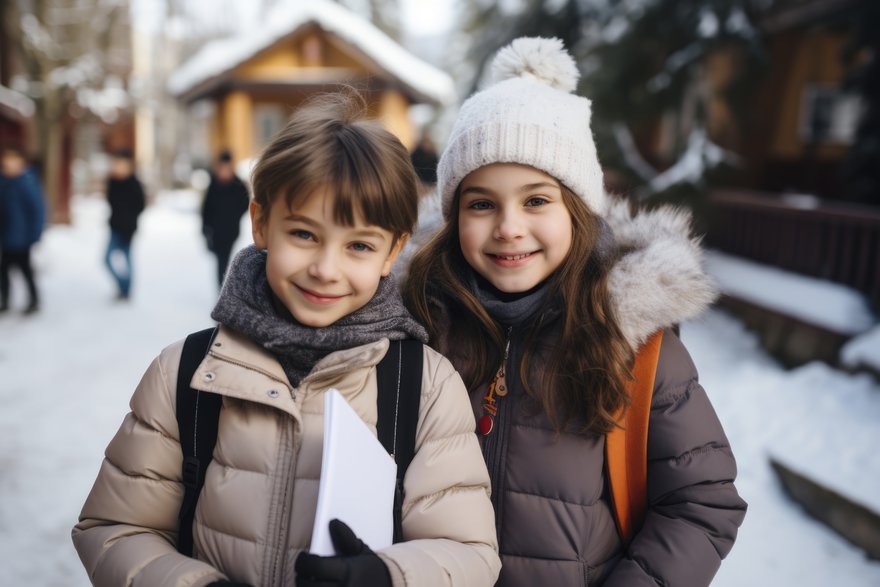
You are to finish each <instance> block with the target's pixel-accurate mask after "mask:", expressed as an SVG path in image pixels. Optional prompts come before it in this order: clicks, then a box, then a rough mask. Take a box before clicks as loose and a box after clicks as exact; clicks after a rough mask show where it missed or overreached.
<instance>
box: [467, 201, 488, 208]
mask: <svg viewBox="0 0 880 587" xmlns="http://www.w3.org/2000/svg"><path fill="white" fill-rule="evenodd" d="M468 208H470V209H472V210H491V209H492V204H491V203H489V202H487V201H486V200H477V201H476V202H471V203H470V204H469V205H468Z"/></svg>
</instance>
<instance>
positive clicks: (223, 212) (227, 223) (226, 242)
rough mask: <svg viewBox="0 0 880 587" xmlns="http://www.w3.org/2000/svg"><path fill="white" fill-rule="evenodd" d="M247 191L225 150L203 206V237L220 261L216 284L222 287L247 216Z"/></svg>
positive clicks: (218, 261)
mask: <svg viewBox="0 0 880 587" xmlns="http://www.w3.org/2000/svg"><path fill="white" fill-rule="evenodd" d="M249 201H250V196H249V194H248V188H247V186H246V185H245V184H244V182H243V181H241V179H239V178H238V176H237V175H235V169H234V168H233V165H232V154H231V153H230V152H229V151H227V150H224V151H223V152H221V153H220V156H219V157H217V165H216V167H215V169H214V173H212V174H211V183H210V184H208V191H207V192H205V200H204V202H203V203H202V234H204V235H205V241H206V242H207V244H208V250H209V251H211V252H212V253H214V256H216V257H217V284H218V285H222V284H223V277H224V275H226V267H227V266H228V265H229V256H230V254H231V253H232V245H233V244H235V240H236V239H237V238H238V231H239V226H240V224H241V217H242V216H243V215H244V213H245V212H247V209H248V203H249Z"/></svg>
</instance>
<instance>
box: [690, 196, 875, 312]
mask: <svg viewBox="0 0 880 587" xmlns="http://www.w3.org/2000/svg"><path fill="white" fill-rule="evenodd" d="M709 198H710V202H711V206H710V210H711V212H710V215H709V218H708V231H707V234H706V244H707V245H708V246H709V247H712V248H716V249H718V250H720V251H724V252H727V253H730V254H732V255H737V256H740V257H745V258H748V259H753V260H755V261H758V262H760V263H765V264H767V265H772V266H775V267H779V268H781V269H786V270H789V271H793V272H796V273H801V274H803V275H810V276H813V277H818V278H821V279H826V280H828V281H832V282H835V283H840V284H843V285H847V286H849V287H851V288H853V289H855V290H857V291H859V292H862V293H863V294H865V296H866V297H867V298H868V300H869V302H870V304H871V305H872V306H873V308H874V309H875V310H880V208H872V207H865V206H855V205H846V204H839V203H829V202H827V201H820V200H817V199H814V198H811V197H809V196H783V195H780V194H769V193H755V192H739V191H716V192H713V193H711V194H710V196H709Z"/></svg>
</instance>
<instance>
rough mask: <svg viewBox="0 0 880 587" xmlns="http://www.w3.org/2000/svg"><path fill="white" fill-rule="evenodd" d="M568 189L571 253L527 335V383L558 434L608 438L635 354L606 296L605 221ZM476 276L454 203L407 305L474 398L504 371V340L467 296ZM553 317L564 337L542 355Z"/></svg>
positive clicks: (415, 267) (409, 284)
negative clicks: (601, 244)
mask: <svg viewBox="0 0 880 587" xmlns="http://www.w3.org/2000/svg"><path fill="white" fill-rule="evenodd" d="M561 187H562V194H563V202H564V203H565V206H566V208H567V209H568V211H569V214H570V215H571V221H572V244H571V249H570V250H569V252H568V255H567V256H566V258H565V260H564V261H563V262H562V264H561V265H560V266H559V267H558V268H557V270H556V271H555V272H554V273H553V275H552V276H551V277H550V278H549V281H548V291H547V294H546V295H545V297H544V300H545V301H544V305H543V307H542V308H541V309H540V310H539V311H538V312H537V313H536V315H535V317H534V318H533V319H532V320H531V323H530V325H529V327H528V330H527V335H526V339H525V345H524V353H523V357H522V361H521V362H520V365H519V373H520V379H521V380H522V382H523V384H524V386H525V389H526V392H527V393H528V394H529V396H530V397H531V398H533V399H534V400H535V401H536V402H537V403H538V405H540V406H541V408H542V409H543V411H544V413H546V414H547V417H548V418H549V419H550V421H551V423H552V424H553V426H554V427H555V429H556V430H557V431H561V430H563V429H565V428H567V426H568V425H569V424H570V423H573V422H576V423H577V426H576V431H577V432H578V433H581V434H604V433H606V432H608V431H609V430H611V429H612V428H613V427H614V426H615V425H616V419H617V417H618V416H619V413H620V411H621V410H622V409H624V408H625V407H626V406H627V405H628V404H629V397H628V394H627V387H626V385H627V382H628V381H629V380H630V379H631V377H632V374H631V372H630V368H631V366H632V360H633V351H632V349H631V348H630V346H629V344H628V343H627V341H626V339H625V338H624V336H623V333H622V332H621V330H620V328H619V327H618V325H617V321H616V319H615V316H614V311H613V308H612V305H611V297H610V294H609V292H608V272H609V271H610V269H611V267H612V266H613V262H614V260H615V258H614V256H613V255H611V254H608V252H607V251H602V252H601V253H600V252H599V251H597V248H596V242H597V238H598V233H599V223H600V222H601V220H599V219H598V218H597V217H596V216H595V215H594V214H593V213H591V212H590V210H589V209H588V208H587V206H586V204H584V202H583V201H582V200H581V199H580V198H579V197H577V196H576V195H575V194H574V193H572V192H571V191H570V190H568V189H567V188H566V187H565V186H561ZM470 271H471V269H470V267H469V266H468V264H467V261H465V259H464V256H463V255H462V253H461V246H460V244H459V235H458V193H456V195H455V200H454V202H453V205H452V211H451V214H450V219H449V220H448V221H447V222H446V224H445V225H444V227H443V228H442V229H441V230H440V232H439V233H437V234H436V235H435V236H434V238H432V239H431V240H430V241H429V242H428V243H427V244H426V245H425V246H424V247H423V248H422V249H421V250H420V251H419V252H418V253H416V254H415V256H414V257H413V259H412V261H411V263H410V266H409V273H408V277H407V280H406V284H405V286H404V298H405V300H406V303H407V305H408V307H409V309H410V311H411V312H412V313H413V314H414V315H415V317H416V318H417V319H418V320H420V321H421V322H422V324H424V325H425V328H427V330H428V334H429V335H430V337H431V343H432V344H433V345H434V346H436V347H437V349H438V350H439V351H440V352H442V353H443V354H445V355H446V356H447V357H449V359H450V360H451V361H452V363H453V365H455V367H456V369H458V371H459V373H460V374H461V376H462V379H464V382H465V385H466V386H467V388H468V390H469V391H471V392H473V391H474V390H475V389H477V388H478V387H480V385H482V384H485V383H487V382H488V381H489V380H490V378H491V377H492V376H493V374H494V372H495V370H496V369H497V368H498V365H499V363H500V361H501V360H502V351H503V345H504V342H505V341H504V337H505V333H504V331H503V329H502V327H501V326H500V325H499V324H498V323H497V322H495V320H493V319H492V317H491V316H489V314H488V313H487V312H486V310H485V309H484V308H483V306H482V305H481V304H480V302H479V300H478V299H477V298H476V296H475V295H474V294H473V292H471V291H470V289H469V287H468V285H467V284H468V281H469V278H468V272H470ZM551 308H558V309H559V310H561V328H560V329H559V336H558V338H557V339H556V340H554V341H552V342H551V345H552V346H551V348H549V349H547V348H544V349H538V348H537V346H536V342H537V340H538V336H539V334H541V332H542V331H543V330H544V328H545V326H546V324H545V320H546V318H547V312H548V310H550V309H551ZM554 328H556V327H555V326H554ZM538 353H540V358H539V357H538ZM539 360H542V361H546V367H545V368H544V369H543V373H544V375H543V378H542V380H541V381H540V382H538V384H539V385H540V386H541V387H540V389H535V387H534V386H533V376H532V377H530V376H529V375H530V374H532V373H534V372H536V370H535V369H533V368H532V362H534V361H539Z"/></svg>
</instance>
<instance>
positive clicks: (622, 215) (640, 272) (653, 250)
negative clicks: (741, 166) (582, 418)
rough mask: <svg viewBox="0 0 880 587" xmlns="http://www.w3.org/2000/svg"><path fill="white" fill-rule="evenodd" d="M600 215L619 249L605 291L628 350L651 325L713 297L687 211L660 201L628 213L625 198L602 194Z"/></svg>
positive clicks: (688, 313) (685, 314) (696, 310)
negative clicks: (609, 295)
mask: <svg viewBox="0 0 880 587" xmlns="http://www.w3.org/2000/svg"><path fill="white" fill-rule="evenodd" d="M603 217H604V219H605V221H606V222H607V223H608V225H609V226H610V228H611V230H612V232H613V233H614V239H615V241H616V246H617V251H618V253H621V255H620V258H619V259H618V260H617V261H616V262H615V264H614V267H613V268H612V270H611V275H610V277H609V290H610V293H611V297H612V299H613V301H614V305H615V309H616V312H617V320H618V323H619V325H620V327H621V330H622V331H623V334H624V336H625V337H626V339H627V341H628V342H629V343H630V345H631V346H632V348H633V349H638V348H639V346H641V344H642V343H644V342H645V340H647V338H648V337H649V336H650V335H651V334H653V333H654V332H656V331H657V330H660V329H663V328H669V327H671V326H673V325H675V324H678V323H680V322H682V321H684V320H688V319H691V318H694V317H696V316H698V315H699V314H701V313H703V312H704V311H705V310H706V309H707V308H708V307H709V306H710V305H711V304H712V302H714V301H715V299H716V298H717V297H718V288H717V287H716V285H715V283H714V282H713V281H712V279H711V278H710V277H709V276H708V275H707V273H706V271H705V270H704V267H703V252H702V250H701V247H700V238H696V237H694V236H692V234H691V214H690V212H689V211H687V210H685V209H681V208H676V207H672V206H662V207H659V208H655V209H653V210H641V211H640V212H638V213H637V214H633V213H632V212H631V210H630V206H629V203H628V202H627V201H626V200H625V199H622V198H608V199H607V200H606V206H605V213H604V214H603Z"/></svg>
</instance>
